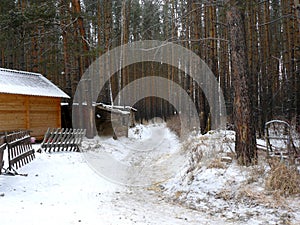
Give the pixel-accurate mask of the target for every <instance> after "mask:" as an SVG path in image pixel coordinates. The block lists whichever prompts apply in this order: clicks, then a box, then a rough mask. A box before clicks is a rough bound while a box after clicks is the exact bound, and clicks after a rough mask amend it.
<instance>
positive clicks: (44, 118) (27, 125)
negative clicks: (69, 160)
mask: <svg viewBox="0 0 300 225" xmlns="http://www.w3.org/2000/svg"><path fill="white" fill-rule="evenodd" d="M62 98H70V97H69V96H68V95H67V94H66V93H64V92H63V91H62V90H61V89H59V88H58V87H57V86H55V85H54V84H53V83H52V82H51V81H49V80H48V79H47V78H46V77H44V76H43V75H41V74H39V73H30V72H25V71H17V70H10V69H4V68H0V132H5V131H12V130H30V131H31V136H32V137H36V139H37V140H41V139H42V138H43V136H44V134H45V132H46V131H47V128H48V127H55V128H60V127H61V99H62Z"/></svg>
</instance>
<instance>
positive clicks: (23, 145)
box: [5, 130, 35, 174]
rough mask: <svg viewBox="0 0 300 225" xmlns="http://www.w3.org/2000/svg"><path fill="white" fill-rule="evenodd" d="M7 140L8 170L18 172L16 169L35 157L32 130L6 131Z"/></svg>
mask: <svg viewBox="0 0 300 225" xmlns="http://www.w3.org/2000/svg"><path fill="white" fill-rule="evenodd" d="M5 140H6V143H7V149H8V169H7V171H8V172H10V173H14V174H18V173H17V172H16V169H19V168H20V167H22V166H24V165H25V164H27V163H29V162H30V161H32V160H33V159H34V158H35V155H34V149H33V148H32V144H31V137H30V132H29V131H26V130H25V131H14V132H10V133H6V135H5Z"/></svg>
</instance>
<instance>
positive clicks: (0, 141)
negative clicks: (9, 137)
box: [0, 135, 6, 174]
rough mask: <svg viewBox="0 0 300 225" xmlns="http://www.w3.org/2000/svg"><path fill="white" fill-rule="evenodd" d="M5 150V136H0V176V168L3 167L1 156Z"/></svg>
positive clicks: (0, 170)
mask: <svg viewBox="0 0 300 225" xmlns="http://www.w3.org/2000/svg"><path fill="white" fill-rule="evenodd" d="M5 149H6V142H5V136H4V135H3V136H0V174H1V172H2V168H3V165H4V161H3V155H4V150H5Z"/></svg>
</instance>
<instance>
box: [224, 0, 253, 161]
mask: <svg viewBox="0 0 300 225" xmlns="http://www.w3.org/2000/svg"><path fill="white" fill-rule="evenodd" d="M244 7H245V6H244V3H243V2H242V1H240V0H233V1H230V10H229V11H228V12H227V22H228V28H229V36H230V46H231V58H232V77H233V82H234V83H233V84H234V120H235V124H234V125H235V132H236V141H235V151H236V154H237V160H238V163H239V164H240V165H246V166H249V165H251V164H255V163H256V162H257V151H256V138H255V127H254V126H253V124H252V121H253V118H252V117H253V109H252V107H251V104H250V93H249V74H248V61H247V49H246V36H245V34H246V32H245V23H244V17H245V13H244V12H245V8H244Z"/></svg>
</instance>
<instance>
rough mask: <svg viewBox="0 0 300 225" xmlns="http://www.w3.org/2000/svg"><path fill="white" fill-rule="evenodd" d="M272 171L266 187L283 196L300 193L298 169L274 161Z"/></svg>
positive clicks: (271, 162)
mask: <svg viewBox="0 0 300 225" xmlns="http://www.w3.org/2000/svg"><path fill="white" fill-rule="evenodd" d="M269 164H270V167H271V170H270V172H269V173H268V175H267V177H266V182H265V187H266V189H267V190H268V191H274V192H275V193H276V194H280V195H281V196H290V195H295V194H299V193H300V174H299V171H298V170H297V168H295V167H292V166H287V165H285V164H284V163H282V162H280V161H278V160H276V159H272V160H271V161H270V163H269Z"/></svg>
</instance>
